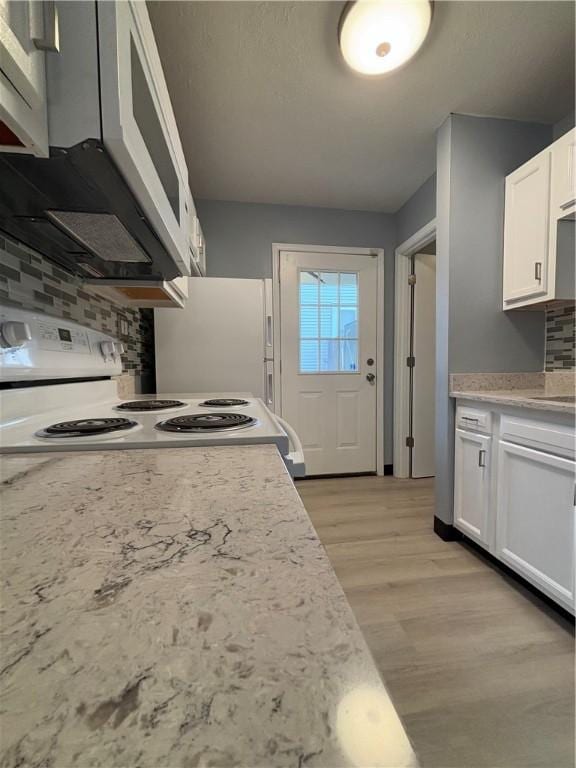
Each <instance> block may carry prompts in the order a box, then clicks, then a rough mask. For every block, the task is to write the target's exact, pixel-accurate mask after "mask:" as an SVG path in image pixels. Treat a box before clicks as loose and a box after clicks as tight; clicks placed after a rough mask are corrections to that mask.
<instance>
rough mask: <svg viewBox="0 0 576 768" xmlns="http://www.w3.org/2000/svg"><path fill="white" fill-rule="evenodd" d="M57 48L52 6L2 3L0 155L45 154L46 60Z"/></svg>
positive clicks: (15, 0)
mask: <svg viewBox="0 0 576 768" xmlns="http://www.w3.org/2000/svg"><path fill="white" fill-rule="evenodd" d="M57 44H58V19H57V16H56V14H55V4H54V3H53V2H44V3H38V2H34V1H33V0H0V152H25V153H28V154H34V155H37V156H38V157H47V156H48V108H47V103H46V73H45V57H46V50H50V49H51V48H56V47H57Z"/></svg>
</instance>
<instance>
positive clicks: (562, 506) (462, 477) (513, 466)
mask: <svg viewBox="0 0 576 768" xmlns="http://www.w3.org/2000/svg"><path fill="white" fill-rule="evenodd" d="M470 405H471V404H470V403H466V402H464V401H462V405H460V404H459V405H458V407H457V412H456V424H457V428H456V432H455V450H454V526H455V528H457V529H458V530H459V531H461V532H462V533H463V534H464V535H465V536H467V537H468V538H470V539H471V540H473V541H475V542H476V543H477V544H479V545H480V546H482V547H484V548H485V549H487V550H488V551H489V552H490V553H491V554H492V555H494V556H495V557H496V558H498V559H499V560H501V561H502V562H503V563H504V564H505V565H507V566H508V567H509V568H511V569H512V570H514V571H515V572H516V573H518V574H519V575H520V576H522V577H523V578H525V579H526V580H527V581H528V582H530V583H531V584H533V585H534V586H536V587H538V589H540V590H541V591H542V592H543V593H544V594H546V595H547V596H548V597H550V598H552V599H553V600H555V601H556V602H557V603H558V604H560V605H561V606H563V607H564V608H566V609H567V610H569V611H570V612H572V613H574V602H575V586H574V585H575V575H574V571H575V542H576V530H575V517H576V503H575V502H576V498H575V479H576V477H575V475H576V463H575V461H574V458H575V457H574V451H575V442H574V437H575V432H574V422H573V419H572V420H571V419H570V417H569V416H567V417H561V416H557V415H556V416H555V415H554V414H549V415H547V414H546V413H545V412H542V413H540V414H539V415H534V412H532V413H530V412H529V415H528V416H525V415H524V412H523V411H520V410H519V409H513V410H511V409H506V408H505V407H502V409H501V410H498V409H497V407H496V408H494V407H492V408H487V407H486V405H485V404H484V405H482V404H480V405H479V406H478V407H476V405H475V404H474V406H473V407H472V408H471V407H470ZM475 430H478V431H475ZM482 431H484V432H485V433H486V434H481V432H482Z"/></svg>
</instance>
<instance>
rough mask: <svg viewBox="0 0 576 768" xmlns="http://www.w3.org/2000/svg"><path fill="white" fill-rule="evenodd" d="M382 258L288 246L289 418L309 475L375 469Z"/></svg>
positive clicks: (283, 324)
mask: <svg viewBox="0 0 576 768" xmlns="http://www.w3.org/2000/svg"><path fill="white" fill-rule="evenodd" d="M377 291H378V259H377V257H376V256H373V255H371V254H356V253H346V254H343V253H337V252H335V253H316V252H314V253H304V252H300V251H281V252H280V341H281V388H282V417H283V418H284V419H286V420H287V421H288V422H289V423H290V424H291V425H292V426H293V427H294V429H295V430H296V432H297V433H298V435H299V437H300V440H301V442H302V447H303V449H304V456H305V459H306V471H307V474H308V475H325V474H345V473H357V472H375V471H376V469H377V450H376V436H377V428H376V407H377V395H376V392H377V386H382V382H377V381H376V371H377V356H378V352H379V350H378V349H377V346H376V340H377V328H376V323H377V307H378V301H377V299H378V297H377Z"/></svg>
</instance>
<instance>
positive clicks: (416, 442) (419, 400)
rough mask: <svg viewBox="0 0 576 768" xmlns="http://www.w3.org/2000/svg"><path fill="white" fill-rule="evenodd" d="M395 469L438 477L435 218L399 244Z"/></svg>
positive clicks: (408, 474) (398, 473)
mask: <svg viewBox="0 0 576 768" xmlns="http://www.w3.org/2000/svg"><path fill="white" fill-rule="evenodd" d="M395 267H396V286H395V349H394V475H395V477H400V478H409V477H412V478H421V477H433V476H434V475H435V467H434V445H435V378H436V375H435V374H436V361H435V336H436V330H435V326H436V221H435V220H433V221H431V222H429V223H428V224H427V225H426V226H425V227H423V228H422V229H421V230H419V231H418V232H416V234H415V235H413V236H412V237H411V238H409V240H407V241H405V242H404V243H402V244H401V245H400V246H399V247H398V248H397V249H396V264H395Z"/></svg>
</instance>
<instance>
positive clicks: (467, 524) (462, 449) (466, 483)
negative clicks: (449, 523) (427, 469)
mask: <svg viewBox="0 0 576 768" xmlns="http://www.w3.org/2000/svg"><path fill="white" fill-rule="evenodd" d="M491 440H492V438H490V437H484V436H483V435H477V434H475V433H474V432H466V431H465V430H462V429H457V430H456V442H455V446H454V525H455V527H456V528H458V529H459V530H461V531H462V533H465V534H466V536H469V537H470V538H471V539H474V541H477V542H478V543H479V544H482V545H484V546H489V543H490V542H489V531H488V527H489V526H488V518H489V509H490V459H491V456H490V443H491Z"/></svg>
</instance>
